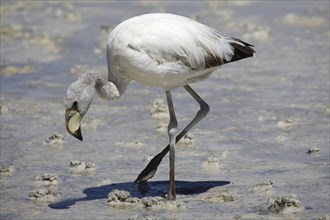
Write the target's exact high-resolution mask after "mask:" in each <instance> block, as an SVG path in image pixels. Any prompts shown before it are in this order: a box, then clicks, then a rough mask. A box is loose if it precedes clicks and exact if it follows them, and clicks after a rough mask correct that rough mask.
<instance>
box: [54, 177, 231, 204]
mask: <svg viewBox="0 0 330 220" xmlns="http://www.w3.org/2000/svg"><path fill="white" fill-rule="evenodd" d="M229 183H230V182H229V181H196V182H189V181H176V182H175V186H176V193H177V195H194V194H199V193H203V192H205V191H207V190H208V189H210V188H213V187H217V186H224V185H227V184H229ZM146 187H147V189H146ZM115 189H119V190H126V191H130V192H131V195H132V197H138V198H141V197H146V196H162V197H164V196H165V194H166V193H167V190H168V181H151V182H148V185H144V186H142V189H141V186H139V188H138V187H133V184H132V182H125V183H113V184H110V185H104V186H99V187H90V188H86V189H84V190H83V193H84V194H86V196H85V197H82V198H69V199H66V200H63V201H60V202H57V203H54V204H50V205H49V207H50V208H53V209H68V208H70V207H71V206H73V205H75V204H76V203H77V202H83V201H90V200H97V199H106V198H107V196H108V194H109V192H111V191H112V190H115ZM141 192H142V193H141Z"/></svg>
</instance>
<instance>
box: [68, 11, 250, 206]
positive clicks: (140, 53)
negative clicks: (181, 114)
mask: <svg viewBox="0 0 330 220" xmlns="http://www.w3.org/2000/svg"><path fill="white" fill-rule="evenodd" d="M106 55H107V65H108V76H106V74H102V73H99V72H96V71H94V70H91V71H88V72H85V73H83V74H82V75H81V76H80V77H79V78H78V79H77V80H76V81H75V82H73V83H72V84H70V86H69V88H68V90H67V92H66V97H65V108H66V112H65V120H66V128H67V131H68V133H70V134H71V135H73V136H74V137H76V138H77V139H79V140H81V141H82V140H83V137H82V133H81V120H82V118H83V117H84V116H85V115H86V113H87V111H88V108H89V106H90V104H91V102H92V99H93V97H94V93H95V91H96V92H97V94H98V95H99V96H100V97H101V98H104V99H107V100H117V99H119V98H120V97H121V95H123V94H124V92H125V90H126V88H127V86H128V84H129V83H130V82H131V81H132V80H134V81H137V82H139V83H141V84H144V85H150V86H156V87H160V88H163V89H164V90H165V95H166V99H167V104H168V109H169V116H170V119H169V124H168V130H167V131H168V137H169V144H168V146H167V147H166V148H164V149H163V150H162V151H161V152H160V153H159V154H157V155H156V156H155V157H154V158H153V159H152V160H151V161H150V162H149V164H148V165H147V167H146V168H145V169H144V170H143V171H142V172H141V173H140V174H139V175H138V177H137V179H136V180H135V181H134V183H139V184H140V183H146V181H147V180H148V179H150V178H152V177H153V176H154V174H155V172H156V170H157V167H158V165H159V164H160V162H161V160H162V159H163V157H164V156H165V155H166V154H167V153H168V152H170V156H169V164H170V166H169V170H170V171H169V191H168V196H167V197H168V199H169V200H175V199H176V192H175V150H174V149H175V144H176V142H178V141H179V140H180V139H181V138H182V137H183V136H184V135H185V134H186V133H187V132H188V131H189V130H190V129H191V128H192V127H194V126H195V125H196V124H197V123H198V122H199V121H200V120H201V119H202V118H204V117H205V116H206V115H207V114H208V112H209V110H210V107H209V105H208V104H207V103H206V102H205V101H204V100H203V99H202V98H201V97H200V96H199V95H198V94H197V93H196V92H195V91H194V90H193V89H192V88H191V86H190V84H191V83H195V82H198V81H201V80H204V79H206V78H207V77H209V76H210V74H211V73H212V72H214V71H215V70H217V69H218V68H219V67H220V66H221V65H223V64H226V63H230V62H233V61H236V60H240V59H244V58H248V57H253V56H254V55H255V50H254V49H253V45H251V44H248V43H246V42H244V41H242V40H239V39H237V38H233V37H227V36H225V35H223V34H222V33H220V32H219V31H217V30H215V29H213V28H210V27H208V26H206V25H204V24H201V23H199V22H197V21H194V20H193V19H190V18H187V17H183V16H180V15H174V14H167V13H151V14H143V15H139V16H136V17H132V18H130V19H127V20H125V21H123V22H122V23H120V24H119V25H118V26H117V27H116V28H115V29H114V30H113V31H112V32H111V33H110V35H109V37H108V41H107V47H106ZM181 86H182V87H183V88H184V89H185V90H186V91H187V92H188V93H189V94H190V95H191V96H192V97H193V98H194V99H195V100H196V101H197V102H198V104H199V106H200V109H199V111H198V112H197V114H196V116H195V117H194V118H193V119H192V120H191V122H190V123H189V124H188V125H187V126H186V127H185V128H184V129H183V130H182V131H181V132H180V133H179V134H177V127H178V123H177V119H176V115H175V111H174V106H173V101H172V93H171V90H173V89H174V88H177V87H181Z"/></svg>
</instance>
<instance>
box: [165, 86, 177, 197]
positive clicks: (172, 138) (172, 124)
mask: <svg viewBox="0 0 330 220" xmlns="http://www.w3.org/2000/svg"><path fill="white" fill-rule="evenodd" d="M166 99H167V105H168V111H169V113H170V121H169V124H168V129H167V131H168V137H169V146H170V188H169V192H168V198H169V200H175V198H176V193H175V149H174V147H175V143H176V133H177V128H178V122H177V120H176V117H175V111H174V106H173V101H172V95H171V92H170V91H168V90H166Z"/></svg>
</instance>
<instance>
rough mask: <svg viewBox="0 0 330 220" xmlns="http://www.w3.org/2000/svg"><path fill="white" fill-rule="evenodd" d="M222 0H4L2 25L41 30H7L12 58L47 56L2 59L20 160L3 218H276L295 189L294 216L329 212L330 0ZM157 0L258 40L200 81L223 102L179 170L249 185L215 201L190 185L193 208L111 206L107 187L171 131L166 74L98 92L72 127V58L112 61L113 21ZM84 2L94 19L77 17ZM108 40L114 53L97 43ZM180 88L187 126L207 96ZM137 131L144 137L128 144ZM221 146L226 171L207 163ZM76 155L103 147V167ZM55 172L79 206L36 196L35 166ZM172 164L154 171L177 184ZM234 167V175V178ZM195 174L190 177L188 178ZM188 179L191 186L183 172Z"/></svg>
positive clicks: (161, 7) (6, 159) (165, 8)
mask: <svg viewBox="0 0 330 220" xmlns="http://www.w3.org/2000/svg"><path fill="white" fill-rule="evenodd" d="M218 3H219V5H218V8H216V9H215V8H214V7H215V6H214V5H213V6H210V5H208V3H207V2H206V1H161V2H158V3H153V2H148V1H147V2H146V3H142V2H139V1H114V2H105V1H100V2H90V3H89V2H84V1H81V2H80V1H73V2H70V4H72V6H71V5H66V4H65V3H63V2H43V1H32V2H30V3H26V2H12V1H1V10H2V11H1V25H2V27H4V26H12V25H20V26H21V27H22V32H24V33H27V32H28V33H31V36H32V37H31V38H22V37H17V35H10V37H9V38H10V39H6V38H5V37H8V35H6V33H4V32H1V33H2V34H1V48H0V52H1V61H0V65H1V72H2V71H4V69H5V68H6V67H8V66H19V67H22V66H25V65H29V66H31V67H33V69H34V70H33V71H32V73H27V74H17V75H13V76H4V75H3V74H2V73H1V81H0V85H1V88H0V90H1V108H2V110H1V116H0V117H1V132H0V135H1V156H0V159H1V160H0V162H1V165H8V164H9V165H13V166H15V168H16V170H15V172H14V173H13V174H12V175H11V176H1V203H0V205H1V209H0V210H1V219H22V218H26V219H58V218H61V219H63V218H65V219H91V218H93V219H94V218H95V219H119V218H120V219H128V218H129V217H132V216H133V215H134V214H138V215H142V214H147V215H150V216H156V217H159V218H165V219H168V218H172V219H188V218H192V217H193V218H195V219H198V218H200V219H212V218H214V219H233V218H235V217H236V218H242V219H271V218H272V217H274V216H270V215H268V213H267V211H266V210H267V199H268V198H269V197H271V196H272V195H277V196H283V195H291V194H295V195H297V197H298V198H299V200H300V201H301V203H302V206H303V207H304V209H303V210H302V211H301V212H300V213H299V214H297V215H293V218H296V219H299V218H300V219H318V218H320V217H322V216H325V215H326V214H329V193H330V192H329V176H330V175H329V113H328V112H327V110H326V109H327V108H330V103H329V1H251V2H250V4H242V2H239V3H238V4H235V3H231V1H228V2H227V1H220V2H218ZM147 12H171V13H176V14H181V15H185V16H189V17H193V18H195V19H198V21H200V22H203V23H205V24H207V25H210V26H212V27H214V28H216V29H220V30H221V31H223V32H224V33H227V34H228V35H230V36H234V37H237V38H240V39H242V40H246V41H247V42H249V43H251V44H254V45H255V47H256V51H257V57H256V58H253V59H246V60H243V61H239V62H237V63H233V64H228V65H226V66H224V67H223V68H222V69H220V70H219V71H217V72H215V73H214V74H213V75H212V76H211V77H210V78H209V79H207V80H205V81H204V82H201V83H199V84H196V85H192V87H193V88H195V89H196V91H197V92H198V93H199V94H200V95H201V96H202V97H203V98H205V100H206V101H207V102H208V103H209V104H210V106H211V112H210V114H209V115H208V117H207V118H205V119H204V120H203V121H201V123H200V124H198V125H197V126H196V128H195V129H194V130H193V131H192V134H193V135H194V136H195V137H196V143H195V144H194V145H193V146H192V147H186V148H184V147H181V148H178V150H177V163H176V166H177V179H178V180H181V181H190V182H193V183H194V184H195V185H196V184H197V183H200V182H203V181H205V182H204V185H203V183H202V186H204V187H207V186H206V185H207V184H209V183H210V182H211V181H219V182H218V183H219V186H220V187H221V188H223V189H228V190H229V191H230V192H233V193H235V195H236V199H235V200H234V201H233V202H226V203H220V202H219V203H212V202H205V201H199V200H194V198H195V197H194V196H196V195H193V194H188V195H182V194H181V195H179V196H178V197H179V201H181V202H184V203H185V204H187V206H188V208H187V209H186V210H177V211H173V210H172V211H169V210H158V211H149V210H144V209H133V210H131V209H128V210H116V209H110V208H109V207H108V205H107V203H106V194H107V192H108V191H109V190H110V188H107V187H104V188H102V187H98V185H99V184H100V182H101V181H102V180H103V179H104V178H110V179H111V181H112V182H113V183H117V184H119V185H120V186H122V187H124V188H125V187H126V188H127V186H128V185H130V183H131V182H132V181H133V180H134V179H135V178H136V176H137V174H138V173H139V172H140V171H141V170H142V169H143V167H144V166H145V165H144V162H143V159H144V158H145V157H146V156H147V155H149V154H152V155H155V154H156V153H157V152H159V151H160V150H161V149H162V147H163V146H165V145H166V141H167V137H166V135H165V134H159V133H158V132H156V130H155V129H156V127H157V125H156V122H155V121H154V120H152V119H151V118H150V115H149V111H150V109H149V107H148V103H149V102H150V101H151V100H153V99H154V98H155V97H162V98H165V97H164V92H163V91H162V90H161V89H159V88H152V87H146V86H143V85H140V84H137V83H132V84H131V85H130V86H129V88H128V90H127V92H126V94H124V95H123V97H122V98H121V100H119V101H118V102H111V103H109V102H106V101H101V100H100V99H98V98H96V99H95V100H94V101H93V105H92V106H91V109H90V111H89V113H88V115H86V119H84V121H83V125H82V126H83V127H82V128H83V135H84V138H85V140H84V142H78V141H77V140H75V139H73V138H72V137H71V136H69V135H68V134H66V131H65V127H64V107H63V103H62V100H63V96H64V94H65V92H66V89H67V87H68V85H69V84H70V83H71V82H72V81H74V80H75V79H76V78H77V77H78V75H72V74H70V73H69V71H70V69H71V68H72V67H74V66H75V65H87V69H90V68H96V69H98V70H101V71H106V60H105V55H104V47H103V46H102V45H105V42H103V41H104V36H102V35H101V27H102V26H111V27H114V26H115V25H116V24H118V23H120V22H121V21H122V20H125V19H126V18H129V17H131V16H134V15H138V14H142V13H147ZM290 14H292V15H294V16H300V18H298V19H296V20H295V21H294V23H292V24H290V23H286V22H284V21H283V19H284V18H285V17H286V16H288V15H290ZM70 16H71V17H70ZM72 16H80V20H78V21H75V20H74V19H73V21H72V20H70V19H72ZM73 18H74V17H73ZM313 19H314V20H313ZM242 23H246V25H245V26H244V25H242ZM251 24H252V26H251ZM253 25H254V26H253ZM265 30H270V34H269V36H266V37H265V38H261V37H258V36H257V37H253V34H254V33H256V32H258V31H261V32H262V31H264V32H263V33H265ZM266 32H267V31H266ZM15 36H16V37H15ZM45 36H47V37H48V38H49V39H50V40H51V41H53V42H55V45H56V47H58V48H60V51H58V52H52V50H51V49H49V48H48V47H47V46H44V45H43V44H41V43H40V39H45V38H46V37H45ZM34 38H39V43H35V42H34V41H33V39H34ZM95 48H97V49H100V50H101V53H100V54H95V53H94V50H95ZM173 98H174V104H175V108H176V111H177V116H178V119H179V125H180V128H182V127H183V126H184V125H185V124H186V123H188V122H189V119H190V118H191V117H193V116H194V114H195V112H196V111H197V110H198V106H197V105H196V104H195V103H194V101H193V100H192V99H191V97H189V95H187V94H186V93H185V92H184V90H183V89H177V90H174V92H173ZM328 111H329V110H328ZM285 119H291V120H292V121H293V128H292V129H291V130H283V129H281V128H279V127H278V126H277V123H278V122H279V121H284V120H285ZM93 122H94V123H95V124H96V125H95V127H93ZM55 132H58V133H60V134H62V135H64V138H65V143H64V146H63V148H62V149H53V148H51V147H49V146H44V145H43V144H42V142H43V141H44V140H46V139H47V138H48V137H49V136H50V135H52V134H53V133H55ZM136 140H139V141H141V142H142V143H143V144H144V145H143V146H142V147H141V148H130V147H122V145H121V144H120V143H127V142H132V141H136ZM310 147H317V148H319V149H320V153H319V154H317V155H314V156H313V155H309V154H307V153H306V152H307V150H308V149H309V148H310ZM222 155H227V156H226V157H223V156H222ZM208 157H215V158H218V159H219V160H220V170H219V173H217V174H212V173H209V172H206V171H205V170H204V169H202V166H201V164H202V163H203V162H204V161H205V160H206V159H207V158H208ZM73 159H80V160H89V159H90V160H93V161H94V162H95V163H96V167H97V170H96V174H95V175H93V176H86V175H81V176H78V177H77V176H74V175H72V174H70V172H69V170H68V163H69V161H71V160H73ZM45 172H55V173H57V175H58V176H59V177H60V178H61V179H62V182H61V183H60V185H59V187H58V192H59V194H60V196H61V201H69V202H71V203H72V202H73V203H74V202H75V203H74V204H72V206H71V208H70V209H61V208H60V209H52V208H50V207H48V206H47V205H40V204H39V205H38V204H35V203H33V202H31V201H30V200H29V199H28V196H27V195H28V193H29V192H30V191H32V190H33V189H34V188H35V186H34V185H33V178H34V176H36V175H40V174H43V173H45ZM167 172H168V161H167V158H165V159H164V161H163V162H162V164H161V166H160V167H159V170H158V172H157V174H156V176H155V177H154V180H155V181H161V183H163V184H162V187H163V188H161V190H164V191H166V187H167V185H166V182H164V181H167V179H168V174H167ZM267 179H270V180H272V181H273V182H274V186H273V189H272V194H262V195H251V193H249V192H248V190H249V187H251V186H253V185H255V184H258V183H260V182H263V181H265V180H267ZM162 181H163V182H162ZM224 181H229V182H230V183H231V184H228V185H222V184H223V183H224ZM158 183H159V182H158ZM194 184H189V183H187V188H188V189H190V188H189V187H196V186H195V185H194ZM197 185H198V184H197ZM179 186H180V187H185V185H184V183H182V182H180V184H179ZM202 186H201V187H202ZM197 187H198V186H197ZM90 188H92V189H95V188H96V189H95V190H96V193H95V194H93V193H92V194H89V196H90V197H87V198H85V196H86V195H85V194H86V192H87V193H89V192H90V191H88V190H89V189H90ZM156 188H157V187H156ZM211 188H212V187H211ZM86 190H87V191H86ZM100 190H101V193H99V191H100ZM102 190H105V192H103V191H102ZM93 196H94V197H95V198H94V197H93ZM81 198H85V199H81ZM66 205H67V204H66ZM62 208H63V207H62ZM277 217H278V216H277ZM281 217H282V218H288V216H280V218H281ZM275 218H276V216H275Z"/></svg>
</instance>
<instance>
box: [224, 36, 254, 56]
mask: <svg viewBox="0 0 330 220" xmlns="http://www.w3.org/2000/svg"><path fill="white" fill-rule="evenodd" d="M232 39H233V41H232V42H229V44H230V45H231V46H232V47H233V50H234V54H233V56H232V58H231V60H230V61H229V62H233V61H236V60H241V59H245V58H248V57H254V56H255V54H256V51H255V50H254V49H253V47H254V46H253V45H252V44H249V43H246V42H244V41H242V40H240V39H237V38H232Z"/></svg>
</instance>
